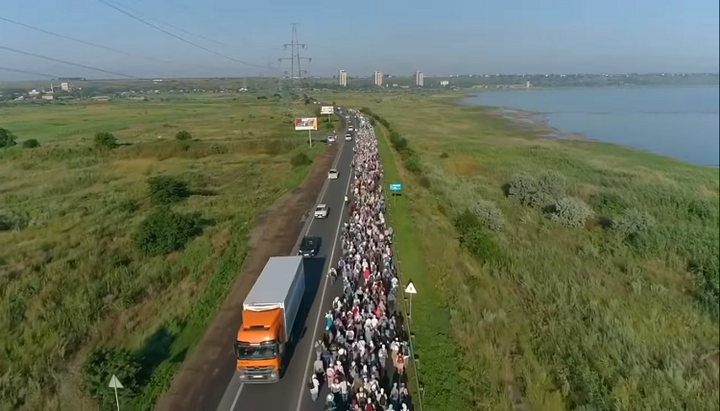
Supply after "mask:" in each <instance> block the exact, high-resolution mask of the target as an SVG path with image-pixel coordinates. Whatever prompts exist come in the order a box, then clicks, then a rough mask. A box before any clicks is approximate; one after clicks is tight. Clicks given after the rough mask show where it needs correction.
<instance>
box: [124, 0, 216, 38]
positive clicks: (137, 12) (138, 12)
mask: <svg viewBox="0 0 720 411" xmlns="http://www.w3.org/2000/svg"><path fill="white" fill-rule="evenodd" d="M115 3H116V4H119V5H122V6H123V7H125V8H126V9H128V10H130V11H132V12H134V13H135V14H138V15H140V16H142V15H145V18H146V19H147V20H155V22H157V23H160V24H162V25H163V26H167V27H170V28H171V29H173V30H177V31H179V32H181V33H185V34H187V35H188V36H195V37H197V38H201V39H203V40H207V41H209V42H211V43H215V44H218V45H220V46H223V47H230V46H229V45H227V44H225V43H223V42H221V41H217V40H213V39H211V38H209V37H205V36H201V35H200V34H197V33H191V32H189V31H187V30H184V29H181V28H179V27H175V26H173V25H171V24H168V23H165V22H162V21H160V20H158V19H156V18H152V17H150V16H149V15H147V14H146V13H142V12H140V11H138V10H137V9H133V8H132V7H130V6H128V5H127V4H121V3H120V2H118V1H116V2H115ZM171 4H172V5H173V6H175V7H178V6H179V8H181V9H184V10H185V11H186V12H188V13H192V11H191V10H190V9H188V8H187V7H186V6H182V5H178V4H176V3H171Z"/></svg>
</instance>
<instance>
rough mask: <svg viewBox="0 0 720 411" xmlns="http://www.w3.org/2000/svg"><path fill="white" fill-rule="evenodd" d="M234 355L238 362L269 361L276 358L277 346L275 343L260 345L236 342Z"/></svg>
mask: <svg viewBox="0 0 720 411" xmlns="http://www.w3.org/2000/svg"><path fill="white" fill-rule="evenodd" d="M235 354H236V355H237V358H238V359H239V360H269V359H271V358H275V357H277V355H278V345H277V342H275V341H270V342H265V343H262V344H248V343H243V342H238V343H237V344H235Z"/></svg>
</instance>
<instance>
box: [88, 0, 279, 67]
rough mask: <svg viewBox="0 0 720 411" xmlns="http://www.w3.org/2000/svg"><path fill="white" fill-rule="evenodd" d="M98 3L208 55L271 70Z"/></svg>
mask: <svg viewBox="0 0 720 411" xmlns="http://www.w3.org/2000/svg"><path fill="white" fill-rule="evenodd" d="M98 1H99V2H100V3H102V4H104V5H106V6H108V7H110V8H112V9H114V10H116V11H118V12H120V13H122V14H124V15H126V16H128V17H130V18H131V19H133V20H136V21H139V22H140V23H142V24H145V25H147V26H149V27H152V28H154V29H155V30H158V31H160V32H162V33H165V34H167V35H168V36H170V37H173V38H175V39H177V40H180V41H182V42H183V43H186V44H189V45H191V46H193V47H196V48H199V49H201V50H204V51H206V52H208V53H212V54H214V55H216V56H219V57H222V58H225V59H228V60H230V61H234V62H236V63H240V64H244V65H247V66H251V67H258V68H262V69H269V67H267V66H262V65H259V64H253V63H249V62H247V61H243V60H238V59H236V58H234V57H230V56H228V55H226V54H223V53H220V52H217V51H215V50H212V49H209V48H207V47H205V46H202V45H200V44H197V43H194V42H192V41H190V40H187V39H185V38H183V37H180V36H178V35H177V34H175V33H172V32H170V31H167V30H165V29H163V28H162V27H158V26H157V25H155V24H152V23H150V22H148V21H147V20H144V19H143V18H141V17H138V16H136V15H134V14H132V13H130V12H128V11H126V10H123V9H122V8H120V7H118V6H116V5H115V4H112V3H111V2H110V1H108V0H98Z"/></svg>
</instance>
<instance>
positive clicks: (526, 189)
mask: <svg viewBox="0 0 720 411" xmlns="http://www.w3.org/2000/svg"><path fill="white" fill-rule="evenodd" d="M564 194H565V177H563V175H562V174H559V173H555V172H552V171H544V172H542V173H540V175H539V177H538V178H535V177H533V176H531V175H529V174H519V175H517V176H516V177H515V178H514V179H513V181H512V182H511V183H510V184H509V187H508V190H507V195H508V198H510V199H511V200H516V201H519V202H520V204H522V205H525V206H530V207H535V208H541V209H542V208H545V207H548V206H552V205H553V204H555V203H556V202H558V201H559V200H560V199H561V198H563V197H564Z"/></svg>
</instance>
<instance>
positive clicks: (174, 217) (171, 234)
mask: <svg viewBox="0 0 720 411" xmlns="http://www.w3.org/2000/svg"><path fill="white" fill-rule="evenodd" d="M199 220H200V218H199V215H198V214H181V213H177V212H175V211H172V210H170V209H169V208H160V209H157V210H155V211H153V212H152V213H151V214H150V215H148V216H147V217H146V218H145V220H143V221H142V223H140V225H139V226H138V228H137V231H136V232H135V235H134V238H133V242H134V243H135V248H137V249H138V250H139V251H141V252H142V253H144V254H146V255H160V254H168V253H171V252H173V251H176V250H179V249H181V248H183V247H184V246H185V244H187V242H188V241H190V239H191V238H192V237H194V236H195V235H197V234H198V231H199V222H200V221H199Z"/></svg>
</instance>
